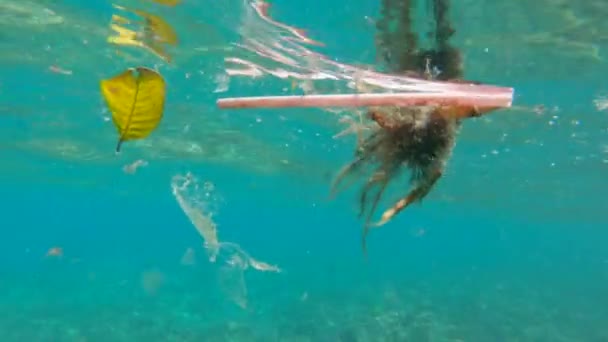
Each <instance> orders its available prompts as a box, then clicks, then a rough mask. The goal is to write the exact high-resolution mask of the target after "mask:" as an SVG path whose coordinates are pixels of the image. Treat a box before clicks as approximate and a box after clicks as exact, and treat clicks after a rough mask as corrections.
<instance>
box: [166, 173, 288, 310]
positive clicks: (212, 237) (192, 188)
mask: <svg viewBox="0 0 608 342" xmlns="http://www.w3.org/2000/svg"><path fill="white" fill-rule="evenodd" d="M199 184H200V183H199V181H198V179H196V178H195V177H194V176H193V175H192V174H191V173H187V174H185V175H176V176H174V177H173V179H172V181H171V188H172V191H173V196H174V197H175V199H176V200H177V203H178V204H179V206H180V207H181V209H182V210H183V211H184V213H185V214H186V216H187V217H188V219H190V222H191V223H192V224H193V225H194V227H195V228H196V230H197V231H198V233H199V234H200V235H201V237H202V238H203V240H204V241H205V242H204V246H205V249H206V250H207V253H208V256H209V261H211V262H216V261H217V260H220V261H221V262H222V264H223V265H222V266H221V269H220V274H219V277H220V279H219V282H220V286H221V287H222V290H223V291H224V292H225V293H226V294H227V295H228V296H229V297H230V298H231V299H232V300H233V301H234V302H235V303H236V304H237V305H239V306H240V307H242V308H245V307H246V306H247V287H246V284H245V279H244V271H245V270H247V269H248V268H250V267H251V268H253V269H254V270H257V271H262V272H281V270H280V269H279V268H278V267H277V266H274V265H270V264H268V263H265V262H263V261H259V260H256V259H254V258H253V257H251V256H250V255H249V254H248V253H247V252H245V251H244V250H243V249H242V248H241V247H240V246H239V245H238V244H235V243H231V242H220V241H219V239H218V232H217V226H216V224H215V222H214V221H213V219H212V217H213V213H214V210H213V208H212V206H213V205H214V203H212V202H213V200H214V194H213V191H214V187H213V184H212V183H211V182H205V183H202V185H201V186H199ZM193 252H194V251H192V253H193ZM186 253H188V251H187V252H186Z"/></svg>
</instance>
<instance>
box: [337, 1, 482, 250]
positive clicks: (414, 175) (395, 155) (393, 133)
mask: <svg viewBox="0 0 608 342" xmlns="http://www.w3.org/2000/svg"><path fill="white" fill-rule="evenodd" d="M429 2H430V3H431V8H432V10H433V11H432V12H433V14H434V18H435V22H436V25H435V28H434V32H433V33H432V34H431V35H432V36H433V37H434V38H435V47H433V48H431V49H418V48H417V46H416V45H417V42H416V35H415V34H414V33H413V30H412V23H411V17H410V11H411V10H412V9H413V3H412V1H410V0H384V1H383V11H382V13H383V18H382V19H381V20H380V21H379V23H378V31H379V40H378V47H379V52H380V55H381V57H382V58H383V60H384V63H385V64H386V65H388V67H389V68H390V69H391V71H392V72H395V73H401V74H408V75H417V76H418V77H420V78H424V79H432V80H442V81H451V82H458V83H463V81H461V80H460V78H461V76H462V63H461V57H460V52H459V51H458V50H457V49H456V48H454V47H452V46H451V45H450V44H449V43H448V39H449V38H450V37H451V36H452V34H453V33H454V32H455V30H454V29H453V28H452V27H451V25H450V23H449V21H448V16H447V11H448V9H449V2H448V0H429ZM390 21H397V25H391V23H390ZM395 26H396V27H397V28H396V29H395V30H394V31H392V30H389V29H388V28H389V27H395ZM471 83H472V82H471ZM480 114H482V113H481V112H480V111H479V110H477V108H467V107H445V106H439V107H438V106H428V107H391V108H387V107H381V108H370V109H369V111H368V112H367V118H368V119H369V120H371V123H372V124H373V126H374V128H373V129H372V132H371V134H369V135H368V136H367V137H365V138H363V139H362V140H360V141H359V143H358V145H357V148H356V150H355V156H354V160H353V161H352V162H350V163H349V164H347V165H346V166H345V167H343V168H342V170H341V171H340V172H339V174H338V175H337V177H336V179H335V180H334V182H333V184H332V190H331V192H332V194H335V193H337V192H338V191H340V190H341V189H344V188H345V187H347V186H348V184H347V185H346V186H343V184H344V183H345V182H344V180H345V179H346V178H348V177H350V176H355V179H356V178H357V176H359V177H360V176H361V175H365V177H366V178H367V180H366V182H365V184H364V185H363V187H362V190H361V195H360V199H359V204H360V213H359V216H360V217H361V216H365V220H366V221H365V229H364V232H363V237H362V246H363V250H364V252H365V250H366V243H365V241H366V236H367V233H368V230H369V228H370V227H374V226H376V227H377V226H380V225H383V224H385V223H387V222H389V221H390V220H391V219H392V218H393V217H394V216H395V215H397V214H398V213H399V212H401V211H402V210H403V209H405V208H407V207H408V206H409V205H410V204H412V203H415V202H419V201H421V200H422V199H424V198H425V197H426V195H427V194H428V193H429V192H430V191H431V190H432V189H433V187H434V185H435V184H436V183H437V181H438V180H439V179H440V178H441V176H442V174H443V173H444V169H445V167H446V164H447V161H448V160H449V158H450V156H451V153H452V150H453V147H454V145H455V140H456V136H457V133H458V128H459V126H460V124H461V121H462V119H464V118H468V117H474V116H478V115H480ZM370 169H371V176H370V175H369V174H370V172H364V171H367V170H370ZM405 171H409V173H410V185H411V189H410V190H409V191H408V192H407V193H406V194H405V195H404V196H403V197H402V198H400V199H399V200H397V201H396V202H395V203H394V204H393V205H392V207H390V208H389V209H387V210H385V211H384V212H383V214H382V217H381V218H380V220H379V221H378V222H375V223H371V220H372V217H373V215H374V213H375V211H376V209H377V207H378V204H379V202H380V200H381V198H382V195H383V193H384V191H385V190H386V188H387V187H388V185H389V183H391V181H393V180H394V179H395V178H397V177H399V176H400V175H402V174H403V173H404V172H405ZM350 183H351V182H349V184H350Z"/></svg>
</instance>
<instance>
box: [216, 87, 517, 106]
mask: <svg viewBox="0 0 608 342" xmlns="http://www.w3.org/2000/svg"><path fill="white" fill-rule="evenodd" d="M504 89H505V90H506V91H505V92H503V93H492V94H489V93H474V92H447V93H428V92H426V93H413V92H410V93H388V94H377V93H368V94H341V95H302V96H261V97H235V98H224V99H219V100H218V101H217V105H218V107H219V108H293V107H369V106H399V107H407V106H432V105H436V106H459V107H477V108H500V107H511V103H512V101H513V90H512V89H511V88H504Z"/></svg>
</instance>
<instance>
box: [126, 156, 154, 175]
mask: <svg viewBox="0 0 608 342" xmlns="http://www.w3.org/2000/svg"><path fill="white" fill-rule="evenodd" d="M144 166H148V162H147V161H145V160H143V159H138V160H136V161H134V162H133V163H131V164H128V165H125V166H124V167H123V168H122V170H123V171H124V172H125V173H128V174H134V173H135V172H137V169H138V168H140V167H144Z"/></svg>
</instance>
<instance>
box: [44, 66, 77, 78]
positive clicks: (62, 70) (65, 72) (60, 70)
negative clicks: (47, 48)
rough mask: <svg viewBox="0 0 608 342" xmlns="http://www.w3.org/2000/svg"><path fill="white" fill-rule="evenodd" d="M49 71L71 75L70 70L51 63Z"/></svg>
mask: <svg viewBox="0 0 608 342" xmlns="http://www.w3.org/2000/svg"><path fill="white" fill-rule="evenodd" d="M49 71H51V72H54V73H56V74H62V75H68V76H71V75H72V70H67V69H62V68H60V67H58V66H56V65H51V66H50V67H49Z"/></svg>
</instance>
